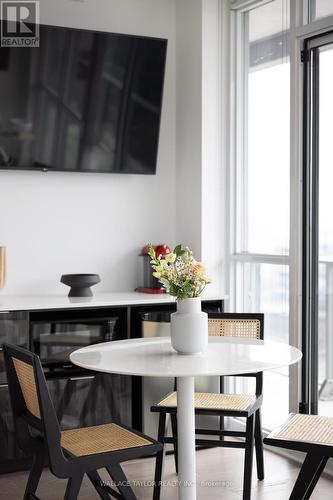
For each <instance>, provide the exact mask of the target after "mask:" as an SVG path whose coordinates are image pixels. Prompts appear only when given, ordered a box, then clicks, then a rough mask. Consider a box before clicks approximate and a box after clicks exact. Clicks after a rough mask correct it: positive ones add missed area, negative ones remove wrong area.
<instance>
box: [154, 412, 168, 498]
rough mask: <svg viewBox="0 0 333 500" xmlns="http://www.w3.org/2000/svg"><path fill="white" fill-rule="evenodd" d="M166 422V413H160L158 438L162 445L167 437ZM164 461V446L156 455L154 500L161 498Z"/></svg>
mask: <svg viewBox="0 0 333 500" xmlns="http://www.w3.org/2000/svg"><path fill="white" fill-rule="evenodd" d="M165 420H166V413H160V418H159V420H158V436H157V441H159V442H160V443H163V440H164V436H165ZM163 459H164V446H163V450H161V451H158V452H157V454H156V466H155V477H154V494H153V500H160V496H161V481H162V473H163V461H164V460H163Z"/></svg>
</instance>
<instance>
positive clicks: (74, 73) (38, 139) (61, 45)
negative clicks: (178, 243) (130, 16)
mask: <svg viewBox="0 0 333 500" xmlns="http://www.w3.org/2000/svg"><path fill="white" fill-rule="evenodd" d="M166 50H167V41H166V40H163V39H156V38H148V37H137V36H130V35H118V34H112V33H102V32H96V31H87V30H77V29H70V28H60V27H51V26H41V27H40V42H39V47H31V48H26V47H24V48H23V47H1V48H0V168H1V169H11V170H21V169H24V170H26V169H28V170H45V171H48V170H50V171H51V170H56V171H58V170H61V171H78V172H109V173H132V174H154V173H155V172H156V162H157V152H158V141H159V128H160V118H161V108H162V95H163V84H164V70H165V60H166Z"/></svg>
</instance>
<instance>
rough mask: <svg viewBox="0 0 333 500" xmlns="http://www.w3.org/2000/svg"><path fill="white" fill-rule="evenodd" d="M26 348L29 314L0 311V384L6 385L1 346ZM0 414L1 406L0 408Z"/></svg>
mask: <svg viewBox="0 0 333 500" xmlns="http://www.w3.org/2000/svg"><path fill="white" fill-rule="evenodd" d="M4 342H8V343H9V344H14V345H19V346H21V347H28V343H29V313H28V312H25V311H16V312H1V311H0V384H6V383H7V377H6V372H5V365H4V360H3V353H2V344H3V343H4ZM0 413H1V406H0Z"/></svg>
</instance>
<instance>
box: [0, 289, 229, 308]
mask: <svg viewBox="0 0 333 500" xmlns="http://www.w3.org/2000/svg"><path fill="white" fill-rule="evenodd" d="M226 299H228V296H227V295H224V294H221V295H218V294H215V295H209V294H203V295H202V300H226ZM174 301H175V298H174V297H171V296H170V295H168V294H163V295H162V294H161V295H160V294H150V293H139V292H112V293H96V294H95V295H94V296H93V297H83V298H74V297H67V296H66V295H65V294H63V295H21V296H20V295H2V294H1V291H0V312H4V311H34V310H41V309H73V308H75V309H76V308H84V307H108V306H115V307H117V306H127V305H141V304H167V303H170V302H174Z"/></svg>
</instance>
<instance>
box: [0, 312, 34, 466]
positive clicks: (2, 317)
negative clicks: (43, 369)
mask: <svg viewBox="0 0 333 500" xmlns="http://www.w3.org/2000/svg"><path fill="white" fill-rule="evenodd" d="M4 342H8V343H9V344H15V345H19V346H22V347H26V348H27V347H28V344H29V313H28V312H25V311H15V312H3V311H1V312H0V472H5V471H8V470H13V469H22V468H25V467H27V466H28V464H29V462H31V460H30V459H29V458H28V457H26V455H25V454H24V453H23V452H22V451H21V450H20V448H19V446H18V444H17V442H16V438H15V430H14V420H13V415H12V410H11V405H10V400H9V391H8V387H7V385H6V383H7V376H6V372H5V365H4V358H3V352H2V344H3V343H4Z"/></svg>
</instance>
